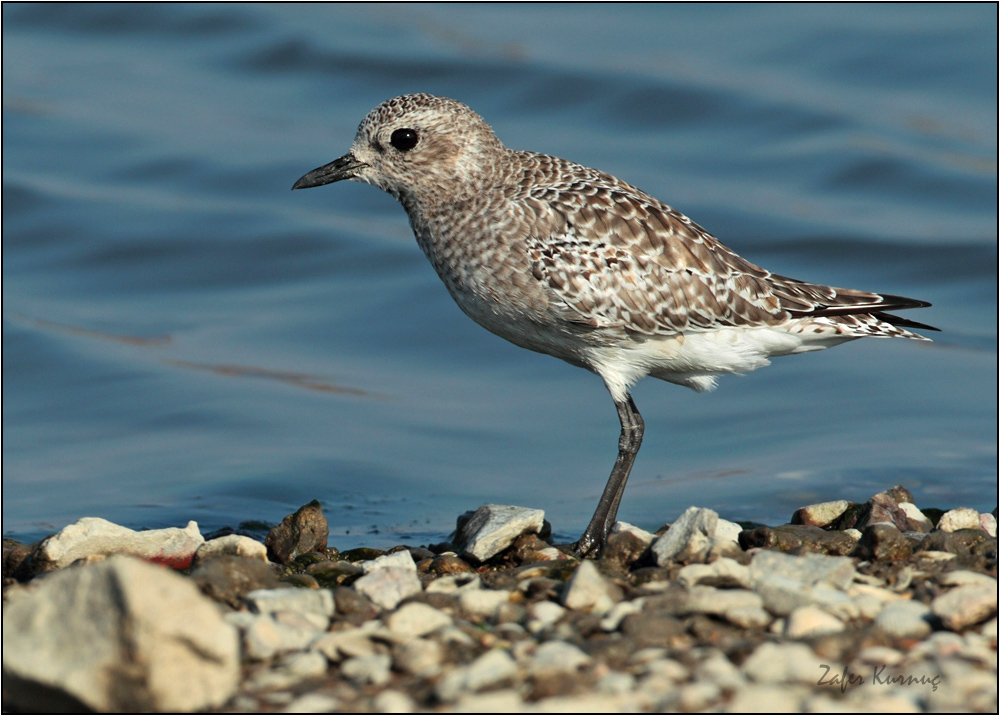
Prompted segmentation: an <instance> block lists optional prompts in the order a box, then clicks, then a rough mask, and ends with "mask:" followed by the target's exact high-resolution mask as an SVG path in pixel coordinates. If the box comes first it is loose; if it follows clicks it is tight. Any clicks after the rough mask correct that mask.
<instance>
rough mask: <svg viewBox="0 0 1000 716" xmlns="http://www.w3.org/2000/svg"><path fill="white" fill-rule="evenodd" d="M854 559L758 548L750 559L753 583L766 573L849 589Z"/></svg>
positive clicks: (805, 582) (751, 581)
mask: <svg viewBox="0 0 1000 716" xmlns="http://www.w3.org/2000/svg"><path fill="white" fill-rule="evenodd" d="M854 572H855V570H854V563H853V562H852V561H851V560H850V559H849V558H847V557H828V556H825V555H820V554H806V555H803V556H801V557H793V556H791V555H787V554H781V553H780V552H758V553H757V554H755V555H754V557H753V559H752V560H751V562H750V583H751V585H756V583H757V582H758V581H759V580H760V579H761V578H763V577H765V576H767V575H781V576H784V577H790V578H792V579H794V580H796V581H798V582H801V583H803V584H818V583H820V582H826V583H827V584H831V585H833V586H834V587H837V588H838V589H847V587H848V586H850V584H851V582H853V581H854Z"/></svg>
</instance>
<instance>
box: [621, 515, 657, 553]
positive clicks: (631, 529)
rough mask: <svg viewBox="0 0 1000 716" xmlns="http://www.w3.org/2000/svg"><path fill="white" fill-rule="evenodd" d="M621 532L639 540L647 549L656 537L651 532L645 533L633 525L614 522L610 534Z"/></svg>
mask: <svg viewBox="0 0 1000 716" xmlns="http://www.w3.org/2000/svg"><path fill="white" fill-rule="evenodd" d="M622 532H627V533H628V534H631V535H634V536H636V537H638V538H639V540H640V541H641V542H642V543H643V544H645V545H646V546H647V547H648V546H649V545H651V544H653V540H655V539H656V535H655V534H653V533H652V532H647V531H646V530H644V529H642V528H640V527H636V526H635V525H630V524H629V523H628V522H621V521H618V522H615V524H614V526H613V527H612V528H611V534H613V535H615V534H620V533H622Z"/></svg>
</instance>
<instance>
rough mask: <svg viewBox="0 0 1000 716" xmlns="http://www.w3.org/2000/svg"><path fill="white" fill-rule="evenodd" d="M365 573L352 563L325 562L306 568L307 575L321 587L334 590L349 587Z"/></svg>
mask: <svg viewBox="0 0 1000 716" xmlns="http://www.w3.org/2000/svg"><path fill="white" fill-rule="evenodd" d="M364 573H365V570H364V569H362V568H361V567H359V566H358V565H356V564H353V563H351V562H343V561H338V562H333V561H329V560H327V561H324V562H317V563H316V564H311V565H309V566H308V567H306V574H308V575H310V576H311V577H313V578H314V579H315V580H316V582H317V583H318V584H319V586H321V587H326V588H328V589H332V588H334V587H337V586H340V585H345V586H346V585H349V584H350V583H351V582H353V581H354V580H355V579H357V578H358V577H360V576H361V575H362V574H364Z"/></svg>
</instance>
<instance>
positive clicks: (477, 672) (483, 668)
mask: <svg viewBox="0 0 1000 716" xmlns="http://www.w3.org/2000/svg"><path fill="white" fill-rule="evenodd" d="M516 675H517V664H516V663H515V662H514V660H513V659H512V658H511V656H510V654H508V653H507V652H506V651H504V650H503V649H491V650H490V651H487V652H486V653H485V654H483V655H482V656H480V657H479V658H478V659H476V660H475V661H473V662H472V663H471V664H469V665H467V666H460V667H458V668H457V669H455V670H454V671H451V672H449V673H447V674H445V675H444V677H443V678H442V679H441V680H440V681H439V682H438V684H437V686H436V688H435V692H436V693H437V696H438V698H439V699H441V700H442V701H446V702H447V701H455V700H456V699H458V697H459V696H461V695H462V694H463V693H465V692H467V691H481V690H483V689H486V688H489V687H492V686H497V685H499V684H500V683H502V682H503V681H506V680H507V679H511V678H513V677H514V676H516Z"/></svg>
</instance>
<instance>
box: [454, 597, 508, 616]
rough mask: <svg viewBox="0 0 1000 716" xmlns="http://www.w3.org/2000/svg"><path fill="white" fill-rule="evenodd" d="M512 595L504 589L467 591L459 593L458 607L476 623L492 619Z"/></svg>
mask: <svg viewBox="0 0 1000 716" xmlns="http://www.w3.org/2000/svg"><path fill="white" fill-rule="evenodd" d="M510 595H511V592H508V591H506V590H504V589H465V590H462V591H461V592H459V593H458V606H459V607H460V608H461V609H462V611H463V612H465V613H466V614H467V615H469V616H470V617H471V618H472V619H473V620H475V621H482V620H484V619H492V618H493V617H494V616H495V615H496V613H497V610H498V609H499V608H500V606H501V605H503V604H506V603H507V602H508V600H509V599H510Z"/></svg>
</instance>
